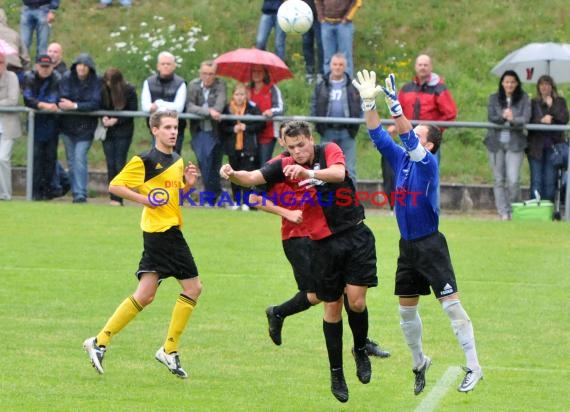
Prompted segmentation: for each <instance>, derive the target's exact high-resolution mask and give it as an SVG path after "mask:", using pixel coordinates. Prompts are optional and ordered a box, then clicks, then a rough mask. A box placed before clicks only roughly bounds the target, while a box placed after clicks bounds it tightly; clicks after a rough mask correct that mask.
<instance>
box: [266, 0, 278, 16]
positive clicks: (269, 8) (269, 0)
mask: <svg viewBox="0 0 570 412" xmlns="http://www.w3.org/2000/svg"><path fill="white" fill-rule="evenodd" d="M282 3H283V0H263V5H262V6H261V11H262V12H263V14H277V10H279V6H281V4H282Z"/></svg>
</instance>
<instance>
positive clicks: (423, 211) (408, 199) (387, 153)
mask: <svg viewBox="0 0 570 412" xmlns="http://www.w3.org/2000/svg"><path fill="white" fill-rule="evenodd" d="M368 134H369V135H370V138H371V139H372V141H373V142H374V145H375V146H376V149H378V151H379V152H380V153H381V154H382V156H384V157H385V158H386V160H387V161H388V163H389V164H390V166H391V167H392V169H393V170H394V173H395V176H396V183H395V192H394V193H393V194H392V195H391V198H392V200H393V204H394V211H395V214H396V220H397V222H398V227H399V229H400V234H401V236H402V238H404V239H406V240H414V239H419V238H422V237H425V236H428V235H431V234H432V233H434V232H436V231H437V230H438V225H439V215H438V212H437V187H438V185H439V167H438V164H437V160H436V158H435V156H434V155H433V154H431V153H430V152H429V151H427V150H424V155H423V156H422V158H421V159H419V160H417V161H414V160H412V158H411V157H410V153H409V152H408V151H407V150H406V149H405V148H404V147H402V146H400V145H398V144H396V142H394V140H392V138H391V137H390V135H389V134H388V132H387V131H386V130H384V129H383V128H382V126H380V127H378V128H376V129H370V130H368ZM402 137H405V138H403V139H402V140H403V141H406V145H407V147H411V148H414V147H416V146H418V145H419V144H420V143H419V141H418V138H417V137H416V135H415V134H414V133H409V134H408V136H404V135H402ZM421 149H422V148H421V147H420V153H421ZM417 152H418V151H416V153H417ZM388 195H390V194H388Z"/></svg>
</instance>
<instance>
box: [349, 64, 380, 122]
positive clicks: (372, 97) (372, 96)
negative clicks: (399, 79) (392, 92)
mask: <svg viewBox="0 0 570 412" xmlns="http://www.w3.org/2000/svg"><path fill="white" fill-rule="evenodd" d="M356 77H357V78H358V80H356V79H353V80H352V84H353V85H354V87H356V89H357V90H358V92H359V93H360V97H361V99H362V110H363V111H365V112H368V111H370V110H374V109H375V108H376V96H377V95H378V93H380V92H381V91H382V88H381V87H380V86H376V73H374V72H369V71H368V70H366V69H365V70H362V71H359V72H358V73H356Z"/></svg>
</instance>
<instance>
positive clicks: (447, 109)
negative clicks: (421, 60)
mask: <svg viewBox="0 0 570 412" xmlns="http://www.w3.org/2000/svg"><path fill="white" fill-rule="evenodd" d="M398 100H400V104H401V105H402V110H403V111H404V115H405V116H406V117H407V118H408V119H410V120H441V121H453V120H455V118H456V117H457V106H456V105H455V101H454V100H453V97H452V96H451V93H450V92H449V90H448V89H447V87H446V86H445V84H444V83H443V80H441V79H440V77H439V76H438V75H437V74H435V73H432V74H431V78H430V80H429V81H428V82H427V83H424V84H420V83H419V80H418V78H417V77H416V78H414V80H413V81H411V82H409V83H406V84H405V85H404V87H402V89H401V90H400V92H399V93H398Z"/></svg>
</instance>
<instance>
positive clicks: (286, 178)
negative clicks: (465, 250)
mask: <svg viewBox="0 0 570 412" xmlns="http://www.w3.org/2000/svg"><path fill="white" fill-rule="evenodd" d="M283 139H284V143H285V146H286V148H287V150H288V151H289V153H290V155H291V156H289V157H284V158H282V159H277V160H276V161H274V162H271V163H269V164H266V165H265V166H263V168H261V169H259V170H254V171H251V172H248V171H236V170H233V169H232V168H231V166H230V165H228V164H226V165H224V166H222V168H221V169H220V175H221V176H222V177H223V178H225V179H229V180H230V181H231V182H233V183H236V184H239V185H242V186H246V187H251V186H255V185H261V184H265V183H268V184H275V183H280V182H285V183H287V184H288V185H290V186H291V188H292V189H293V191H295V192H297V191H301V190H304V191H305V192H304V195H303V196H302V198H301V201H300V202H299V208H300V209H301V210H302V211H303V214H302V216H303V222H304V225H306V228H307V230H308V235H309V237H310V239H311V240H313V242H312V244H313V259H312V262H311V272H312V273H313V275H314V276H315V291H316V295H317V297H318V298H319V299H320V300H322V301H323V303H324V318H323V332H324V335H325V342H326V345H327V352H328V357H329V364H330V369H331V390H332V392H333V395H334V396H335V397H336V398H337V399H338V400H339V401H341V402H346V401H347V400H348V388H347V386H346V382H345V378H344V372H343V361H342V330H343V325H342V307H343V293H344V291H345V289H346V294H347V297H348V302H349V310H351V311H352V312H353V313H352V314H351V316H350V317H349V318H350V322H349V325H350V328H351V330H352V334H353V339H354V348H353V355H354V358H355V361H356V374H357V377H358V379H359V380H360V381H361V382H362V383H368V382H370V378H371V374H372V370H371V365H370V360H369V359H368V355H367V353H366V337H367V335H368V311H367V309H366V291H367V289H368V288H369V287H374V286H376V285H377V284H378V278H377V275H376V248H375V240H374V235H373V234H372V232H371V231H370V229H369V228H368V227H367V226H366V225H365V224H364V223H363V220H364V218H365V216H364V209H363V208H362V206H361V205H359V204H357V203H356V201H355V198H354V186H353V184H352V181H351V180H350V178H349V177H348V174H347V172H346V168H345V161H344V155H343V153H342V151H341V149H340V148H339V147H338V146H337V145H336V144H334V143H329V144H326V145H315V143H314V141H313V137H312V134H311V128H310V125H309V124H308V123H307V122H304V121H291V122H288V123H287V125H286V126H285V127H284V129H283ZM339 189H343V194H346V193H348V194H349V196H350V198H351V201H349V202H347V201H345V200H344V198H343V201H342V202H339V201H338V200H339V199H338V198H337V193H338V190H339Z"/></svg>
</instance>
